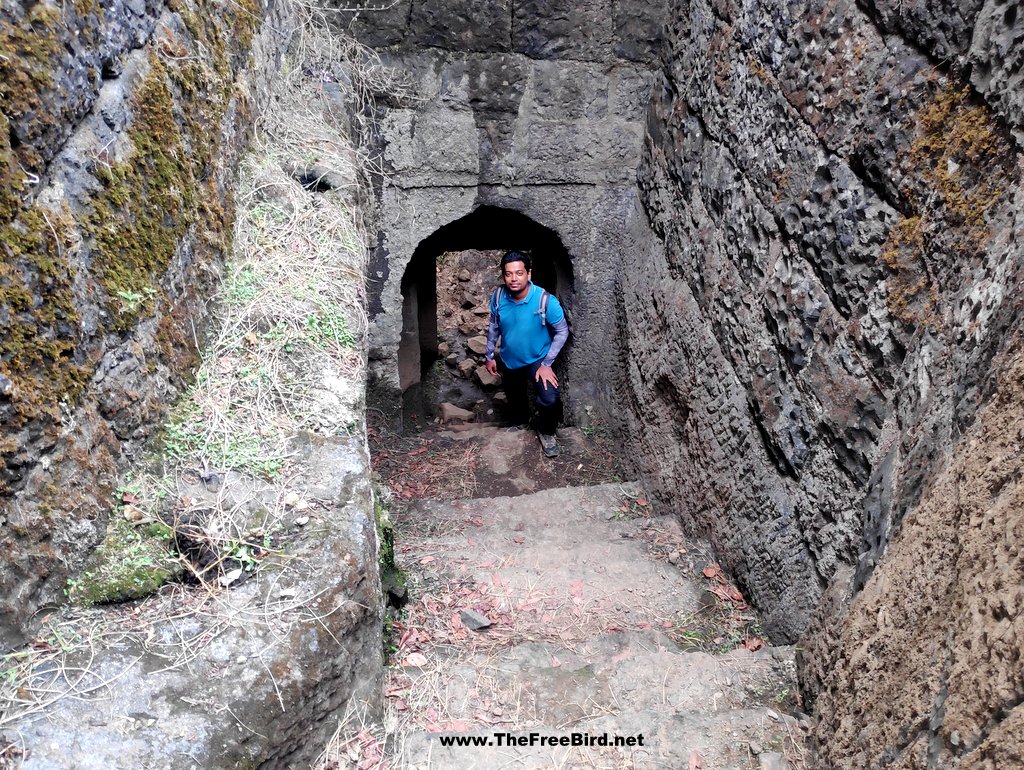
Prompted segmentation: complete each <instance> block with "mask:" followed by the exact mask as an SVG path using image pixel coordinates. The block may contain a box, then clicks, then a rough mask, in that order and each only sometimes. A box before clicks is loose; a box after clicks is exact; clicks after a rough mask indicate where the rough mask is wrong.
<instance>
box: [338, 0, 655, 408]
mask: <svg viewBox="0 0 1024 770" xmlns="http://www.w3.org/2000/svg"><path fill="white" fill-rule="evenodd" d="M662 13H663V7H662V5H661V3H657V2H655V3H648V2H639V0H630V1H629V2H612V0H593V1H592V2H591V1H588V2H585V3H579V2H565V1H563V0H559V2H555V3H537V2H529V1H527V0H502V1H501V2H489V3H469V2H453V1H452V0H445V1H444V2H441V1H439V0H434V1H433V2H415V3H413V2H411V1H409V0H406V1H405V2H399V3H397V4H396V5H394V6H393V7H391V8H390V9H389V10H386V11H381V12H365V13H363V14H361V15H360V16H358V17H357V18H356V19H355V23H354V29H355V30H356V33H357V36H358V37H359V39H360V40H362V41H363V42H365V43H367V44H369V45H371V46H374V47H375V48H376V49H377V51H378V52H379V53H380V54H381V55H382V58H383V59H384V61H385V63H386V64H388V65H391V66H393V67H394V68H395V69H396V70H397V71H398V72H400V73H403V75H404V76H405V78H407V80H408V83H409V88H408V89H407V94H408V95H409V98H407V99H404V100H402V99H396V98H395V97H394V96H388V95H386V94H380V95H378V103H379V104H380V105H381V106H380V109H379V110H378V112H377V116H376V117H377V126H376V133H375V135H374V140H375V143H376V145H377V146H378V147H379V150H380V161H381V165H382V168H383V170H384V172H385V175H384V176H383V177H382V178H381V179H379V180H378V188H377V190H376V193H377V204H378V211H377V214H378V216H377V228H378V230H379V236H378V241H377V243H376V244H375V254H374V257H373V260H372V262H371V265H370V274H369V284H368V286H369V289H368V294H369V307H370V311H371V320H372V324H371V330H370V357H371V378H373V380H374V381H375V382H376V384H377V387H378V389H380V388H382V387H383V389H384V390H390V391H391V392H394V391H395V390H397V389H398V363H397V354H398V347H399V340H400V336H401V324H402V315H401V309H402V297H401V280H402V276H403V273H404V272H405V269H406V267H407V266H408V265H409V262H410V260H411V259H412V256H413V253H414V251H415V250H416V247H417V246H418V245H419V243H420V242H421V241H423V240H424V239H425V238H427V237H428V236H430V235H431V234H433V233H434V232H435V231H436V230H437V229H438V228H440V227H442V226H444V225H447V224H449V223H451V222H453V221H456V220H458V219H460V218H461V217H464V216H466V215H467V214H469V213H470V212H472V211H474V210H475V209H477V208H478V207H480V206H483V205H492V206H499V207H502V208H507V209H511V210H514V211H517V212H520V213H522V214H525V215H526V216H528V217H530V218H531V219H532V220H533V221H534V222H537V223H538V224H540V225H543V226H544V227H547V228H549V229H551V230H553V231H555V232H556V233H557V234H558V236H559V237H560V239H561V241H562V244H563V245H564V246H565V247H566V249H567V251H568V252H569V256H570V258H571V259H572V266H573V273H574V277H575V286H574V288H575V291H574V292H573V296H574V300H573V307H572V308H571V309H572V314H573V327H574V334H573V341H572V348H571V351H570V352H569V353H568V360H567V362H566V364H567V371H566V372H565V375H564V380H565V383H566V387H565V388H564V390H565V392H566V394H567V399H568V406H569V408H570V410H571V411H574V412H575V413H576V414H577V415H582V414H584V413H585V410H586V409H587V407H588V406H596V407H597V408H598V409H599V410H600V409H602V408H605V409H606V408H607V405H608V404H610V403H612V401H613V398H614V396H613V393H612V379H611V378H610V377H609V376H608V372H609V371H610V370H611V369H612V368H613V367H615V366H617V365H618V360H619V357H618V356H617V354H616V352H615V344H614V343H613V342H612V340H613V338H614V334H615V314H614V307H615V300H614V291H615V286H616V281H617V275H618V271H619V264H620V261H619V260H620V258H621V255H622V254H623V253H624V252H625V251H626V250H627V248H628V239H627V233H626V226H625V225H626V221H627V219H628V216H629V213H630V212H631V211H632V210H633V208H634V205H635V200H636V187H635V183H634V179H635V170H636V167H637V165H638V164H639V161H640V149H641V144H642V141H641V140H642V135H643V119H644V113H645V109H646V104H647V102H648V100H649V97H650V85H651V82H652V69H653V66H654V61H655V50H656V44H657V41H658V39H659V37H660V25H661V16H662ZM514 235H515V234H510V237H512V238H514ZM478 247H482V248H496V247H497V246H496V245H493V244H478ZM541 258H543V255H541ZM492 280H493V282H494V283H495V284H496V283H497V282H498V277H497V275H495V276H494V278H493V279H492Z"/></svg>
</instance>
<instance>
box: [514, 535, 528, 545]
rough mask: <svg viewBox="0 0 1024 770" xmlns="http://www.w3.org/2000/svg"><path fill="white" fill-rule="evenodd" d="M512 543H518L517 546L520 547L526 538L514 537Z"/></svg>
mask: <svg viewBox="0 0 1024 770" xmlns="http://www.w3.org/2000/svg"><path fill="white" fill-rule="evenodd" d="M512 542H513V543H518V544H520V545H522V544H523V543H525V542H526V538H525V537H523V536H522V535H516V536H515V537H514V538H512Z"/></svg>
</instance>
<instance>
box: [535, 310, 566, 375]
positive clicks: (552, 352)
mask: <svg viewBox="0 0 1024 770" xmlns="http://www.w3.org/2000/svg"><path fill="white" fill-rule="evenodd" d="M551 328H552V329H554V330H555V336H554V337H553V338H552V339H551V347H550V348H548V354H547V355H546V356H544V360H543V361H541V363H542V364H544V366H551V365H552V364H553V363H555V359H556V358H557V357H558V354H559V353H561V352H562V346H563V345H564V344H565V341H566V340H567V339H569V322H568V321H566V320H565V318H564V317H563V318H562V320H561V321H559V322H558V323H555V324H551Z"/></svg>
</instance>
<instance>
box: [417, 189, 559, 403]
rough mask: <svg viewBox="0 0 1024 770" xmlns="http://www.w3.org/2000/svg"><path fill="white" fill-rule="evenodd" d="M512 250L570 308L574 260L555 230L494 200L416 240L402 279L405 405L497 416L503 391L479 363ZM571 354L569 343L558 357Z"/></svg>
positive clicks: (481, 360)
mask: <svg viewBox="0 0 1024 770" xmlns="http://www.w3.org/2000/svg"><path fill="white" fill-rule="evenodd" d="M509 249H515V250H517V251H523V252H526V253H528V254H530V256H531V258H532V260H533V282H534V283H536V284H537V285H538V286H542V287H544V288H545V289H547V290H548V291H550V292H552V293H553V294H556V295H557V296H558V298H559V300H560V301H561V302H562V303H563V305H564V306H565V307H566V308H567V309H568V310H569V312H570V313H571V312H572V306H573V299H574V287H573V283H574V278H573V270H572V261H571V257H570V255H569V253H568V251H567V250H566V248H565V246H564V245H563V244H562V241H561V239H560V238H559V237H558V234H557V233H555V232H554V231H553V230H551V229H549V228H547V227H544V226H542V225H539V224H537V223H536V222H535V221H533V220H532V219H530V218H529V217H528V216H526V215H524V214H522V213H520V212H518V211H514V210H511V209H505V208H500V207H497V206H480V207H479V208H477V209H475V210H474V211H473V212H471V213H470V214H467V215H466V216H464V217H462V218H461V219H457V220H455V221H454V222H451V223H449V224H447V225H444V226H443V227H440V228H439V229H438V230H436V231H435V232H434V233H432V234H431V235H430V236H429V237H427V238H425V239H424V240H423V241H421V242H420V244H419V245H418V246H417V248H416V250H415V251H414V253H413V256H412V259H411V260H410V262H409V265H408V267H407V268H406V270H405V273H404V275H403V277H402V282H401V290H402V334H401V338H400V341H399V349H398V374H399V386H400V387H401V390H402V393H403V402H404V403H403V406H404V407H405V409H406V411H407V412H410V411H411V412H412V413H414V414H419V415H420V416H422V417H423V418H426V419H431V418H433V417H434V416H436V415H437V413H438V410H439V407H440V404H441V403H442V402H448V403H453V404H455V405H457V406H459V407H460V408H467V409H470V411H474V412H476V413H477V416H478V419H482V420H485V421H490V420H491V419H494V420H497V419H498V418H499V417H500V412H501V394H500V392H499V391H498V390H497V389H496V388H495V387H494V386H493V384H491V383H489V382H488V381H487V378H486V377H481V375H480V373H479V372H478V370H479V369H480V367H481V366H482V363H483V356H482V352H483V351H482V349H481V344H480V337H481V335H486V327H487V302H488V299H489V297H490V292H491V290H492V289H493V287H494V286H496V285H498V282H499V278H498V261H499V260H500V257H501V254H502V253H504V252H505V251H507V250H509ZM439 276H441V280H440V283H439ZM569 355H571V352H570V350H569V349H568V348H567V349H566V350H565V352H564V353H563V355H562V356H560V360H561V363H563V364H564V362H565V360H567V359H568V357H569ZM496 397H497V400H496Z"/></svg>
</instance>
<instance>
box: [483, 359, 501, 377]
mask: <svg viewBox="0 0 1024 770" xmlns="http://www.w3.org/2000/svg"><path fill="white" fill-rule="evenodd" d="M484 369H486V370H487V373H488V374H489V375H491V376H492V377H497V376H498V362H497V361H495V360H494V359H493V358H491V359H488V360H487V361H485V362H484Z"/></svg>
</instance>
